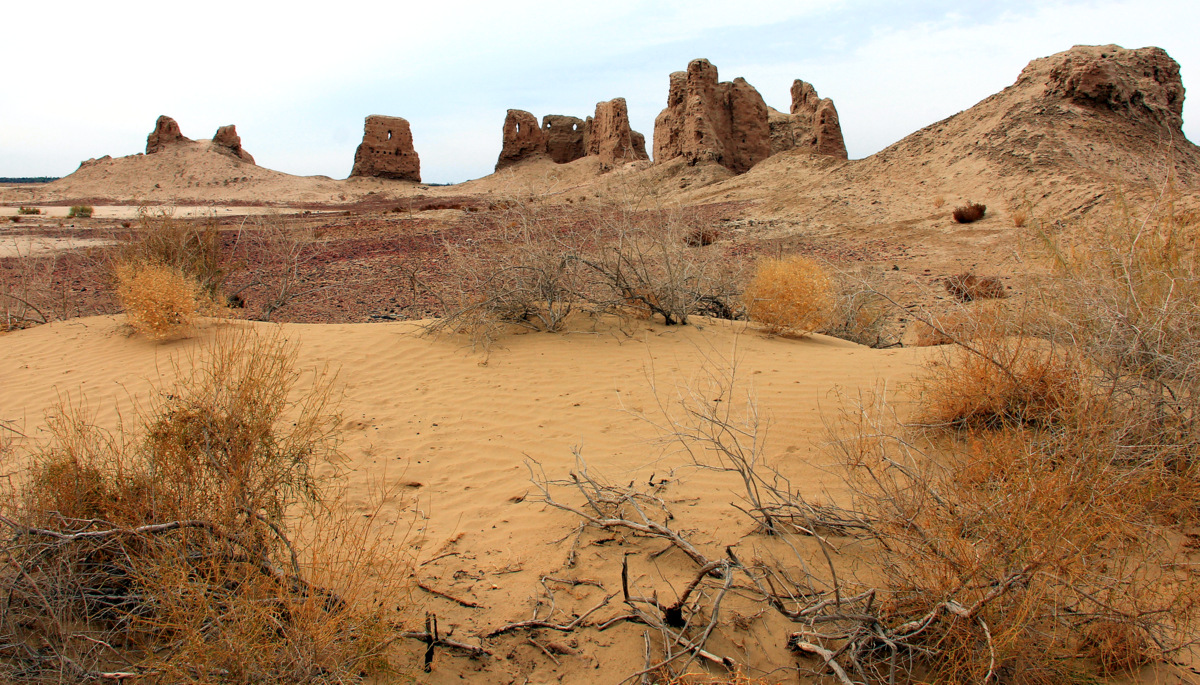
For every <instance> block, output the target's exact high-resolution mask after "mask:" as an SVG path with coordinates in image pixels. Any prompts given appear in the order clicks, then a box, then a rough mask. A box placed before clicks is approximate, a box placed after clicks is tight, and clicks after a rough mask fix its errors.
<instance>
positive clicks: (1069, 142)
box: [680, 45, 1200, 226]
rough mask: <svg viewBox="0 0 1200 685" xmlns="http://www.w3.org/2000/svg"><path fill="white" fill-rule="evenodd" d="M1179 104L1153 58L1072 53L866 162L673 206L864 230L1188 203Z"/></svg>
mask: <svg viewBox="0 0 1200 685" xmlns="http://www.w3.org/2000/svg"><path fill="white" fill-rule="evenodd" d="M1183 97H1184V94H1183V86H1182V84H1181V82H1180V81H1179V66H1178V64H1176V63H1175V62H1174V60H1172V59H1171V58H1170V57H1169V56H1168V55H1167V54H1166V53H1165V52H1164V51H1162V50H1160V49H1158V48H1142V49H1138V50H1126V49H1123V48H1120V47H1117V46H1115V45H1108V46H1076V47H1074V48H1072V49H1071V50H1068V51H1066V52H1062V53H1059V54H1056V55H1053V56H1050V57H1046V58H1042V59H1037V60H1034V61H1033V62H1031V63H1030V64H1029V65H1028V66H1027V67H1026V68H1025V69H1024V70H1023V71H1022V72H1021V74H1020V76H1019V78H1018V79H1017V81H1016V83H1014V84H1013V85H1012V86H1010V87H1008V88H1006V89H1004V90H1003V91H1001V92H999V93H997V94H995V95H992V96H990V97H988V98H987V99H985V100H983V101H982V102H980V103H978V104H977V105H975V106H974V107H971V108H970V109H968V110H965V111H963V112H960V113H958V114H956V115H954V116H952V117H949V118H947V119H944V120H942V121H939V122H937V123H935V124H931V125H930V126H927V127H925V128H923V129H921V130H920V131H917V132H915V133H913V134H911V135H909V136H907V137H906V138H904V139H903V140H901V141H899V142H897V143H895V144H894V145H891V146H890V147H888V148H886V149H884V150H882V151H880V152H879V153H876V154H874V155H871V156H870V157H867V158H865V159H862V160H856V161H849V162H838V161H836V160H832V159H828V158H822V157H815V156H812V155H805V154H802V153H795V152H790V153H783V154H780V155H775V156H773V157H770V158H768V159H767V160H766V161H764V162H762V163H760V164H758V165H757V166H755V167H754V168H753V169H751V170H750V171H749V172H748V173H746V174H745V175H742V176H739V177H736V178H732V179H729V180H727V181H724V182H722V183H718V184H714V185H711V186H706V187H703V188H699V189H690V190H688V191H686V192H684V193H683V194H681V195H680V199H682V200H685V201H689V202H699V201H704V200H708V199H753V200H759V201H761V203H762V205H761V208H760V209H759V212H761V213H762V214H766V215H772V216H783V217H789V218H795V219H800V220H805V221H806V222H810V223H816V224H817V225H836V224H855V225H859V226H862V225H867V226H869V225H871V224H876V223H883V222H890V221H899V220H911V219H917V218H920V217H924V216H927V215H929V214H931V213H933V211H934V200H935V199H936V198H938V197H939V196H940V197H942V198H944V199H945V200H946V201H947V202H949V203H954V202H961V201H965V200H974V201H981V202H984V203H985V204H988V206H989V208H990V209H991V210H992V211H993V212H994V213H995V212H996V211H997V210H999V211H1000V212H1005V211H1008V210H1012V209H1014V208H1016V207H1018V206H1022V205H1025V206H1030V207H1032V208H1035V209H1037V210H1039V211H1041V212H1042V213H1045V214H1048V215H1049V214H1053V215H1059V216H1064V215H1072V214H1077V213H1085V212H1086V211H1087V210H1089V209H1091V208H1093V207H1095V206H1097V205H1098V204H1100V203H1102V201H1103V200H1104V199H1105V198H1106V197H1111V194H1112V193H1113V191H1114V189H1118V190H1122V191H1126V192H1130V193H1131V194H1137V193H1140V192H1142V191H1144V190H1146V189H1147V188H1153V187H1156V186H1161V185H1162V184H1163V183H1164V182H1165V181H1166V180H1167V179H1168V178H1172V179H1174V180H1175V181H1176V182H1177V183H1178V185H1179V189H1180V190H1182V191H1184V192H1187V193H1195V192H1197V191H1200V148H1197V146H1196V145H1194V144H1192V143H1191V142H1190V141H1188V140H1187V138H1186V137H1185V136H1184V135H1183V131H1182V111H1183ZM943 214H944V212H943Z"/></svg>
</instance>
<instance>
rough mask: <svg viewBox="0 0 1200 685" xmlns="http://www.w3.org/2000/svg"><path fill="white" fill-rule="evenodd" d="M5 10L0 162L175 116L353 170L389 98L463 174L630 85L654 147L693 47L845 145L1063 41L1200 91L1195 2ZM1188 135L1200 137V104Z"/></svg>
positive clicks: (634, 119)
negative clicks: (806, 114)
mask: <svg viewBox="0 0 1200 685" xmlns="http://www.w3.org/2000/svg"><path fill="white" fill-rule="evenodd" d="M3 16H4V22H3V23H4V25H5V26H6V28H7V29H8V30H6V31H4V32H3V37H2V38H0V55H2V56H3V65H4V66H3V67H2V71H0V74H3V79H2V80H3V86H0V176H63V175H66V174H69V173H71V172H72V171H74V170H75V169H76V168H77V167H78V165H79V162H80V161H82V160H85V159H89V158H92V157H100V156H103V155H112V156H114V157H116V156H122V155H129V154H134V153H137V152H141V151H143V150H144V149H145V145H146V135H147V134H149V133H150V131H151V129H153V128H154V121H155V119H156V118H157V117H158V116H159V115H160V114H166V115H169V116H171V117H174V118H175V119H176V121H178V122H179V125H180V127H181V128H182V130H183V134H184V135H185V136H188V137H189V138H211V137H212V135H213V133H215V132H216V130H217V128H218V127H219V126H222V125H225V124H236V125H237V130H238V133H239V134H240V135H241V137H242V145H243V147H244V148H245V149H246V150H247V151H249V152H250V153H251V154H253V155H254V157H255V160H256V161H257V162H258V164H260V165H262V166H265V167H269V168H271V169H277V170H279V171H285V172H288V173H291V174H300V175H314V174H321V175H326V176H331V177H333V178H344V177H346V176H347V175H348V174H349V173H350V168H351V166H352V165H353V160H354V150H355V147H356V146H357V145H358V143H359V142H360V141H361V139H362V127H363V119H364V117H366V116H367V115H370V114H386V115H391V116H401V117H404V118H406V119H408V120H409V122H410V123H411V124H412V131H413V139H414V144H415V147H416V149H417V153H418V154H419V155H420V158H421V175H422V179H423V180H424V181H426V182H434V183H446V182H459V181H465V180H468V179H472V178H478V177H480V176H484V175H487V174H489V173H491V171H492V169H493V167H494V165H495V163H496V157H497V156H498V155H499V153H500V147H501V129H502V126H503V123H504V115H505V112H506V110H508V109H509V108H515V109H524V110H528V111H530V112H532V113H533V114H534V115H535V116H537V117H538V118H539V119H540V118H541V117H542V116H543V115H545V114H568V115H573V116H578V117H581V118H582V117H586V116H587V115H589V114H592V113H593V111H594V109H595V105H596V103H597V102H599V101H601V100H609V99H612V98H614V97H624V98H625V99H626V101H627V102H628V105H629V114H630V120H631V123H632V125H633V128H634V129H635V130H638V131H641V132H642V133H644V134H645V135H646V139H647V141H648V143H649V141H651V140H652V139H653V129H654V118H655V117H656V116H657V115H658V113H659V112H660V111H661V110H662V108H663V107H664V106H665V105H666V98H667V85H668V78H669V74H670V73H671V72H672V71H680V70H683V69H685V68H686V67H687V63H688V62H689V61H690V60H692V59H695V58H697V57H705V58H707V59H708V60H709V61H711V62H712V63H713V64H715V65H716V66H717V68H718V70H719V73H720V78H721V80H732V79H734V78H735V77H738V76H741V77H744V78H745V79H746V80H747V81H749V82H750V84H751V85H753V86H754V87H755V88H757V90H758V91H759V93H761V94H762V96H763V99H765V100H766V102H767V104H768V105H771V106H773V107H775V108H776V109H779V110H782V111H787V109H788V107H789V105H790V87H791V83H792V81H793V80H794V79H797V78H802V79H804V80H806V81H808V82H810V83H812V84H813V85H814V86H815V87H816V89H817V91H818V92H819V93H820V95H821V96H822V97H830V98H833V101H834V103H835V105H836V106H837V109H838V114H839V117H840V120H841V124H842V132H843V135H844V137H845V140H846V147H847V149H848V150H849V153H850V157H851V158H861V157H866V156H868V155H870V154H873V153H875V152H878V151H879V150H881V149H883V148H884V147H887V146H888V145H890V144H892V143H894V142H896V141H897V140H900V139H901V138H903V137H904V136H906V135H908V134H909V133H912V132H914V131H916V130H918V129H920V128H922V127H924V126H927V125H928V124H931V123H933V122H935V121H938V120H940V119H943V118H945V117H947V116H950V115H953V114H955V113H956V112H959V111H961V110H964V109H967V108H969V107H971V106H972V105H974V104H975V103H976V102H978V101H980V100H982V99H984V98H985V97H987V96H988V95H991V94H992V93H995V92H997V91H999V90H1001V89H1003V88H1005V87H1006V86H1009V85H1011V84H1012V83H1013V82H1014V81H1015V80H1016V79H1017V76H1018V74H1019V73H1020V71H1021V69H1022V68H1023V67H1024V66H1025V65H1026V64H1027V63H1028V62H1029V61H1030V60H1032V59H1035V58H1038V57H1044V56H1047V55H1050V54H1053V53H1056V52H1061V51H1063V50H1066V49H1068V48H1070V47H1071V46H1072V45H1078V44H1090V45H1094V44H1109V43H1115V44H1117V45H1121V46H1123V47H1126V48H1136V47H1144V46H1148V45H1156V46H1158V47H1161V48H1163V49H1165V50H1166V51H1167V52H1168V53H1169V54H1170V55H1171V56H1172V57H1174V58H1175V60H1176V61H1177V62H1179V63H1180V65H1181V67H1182V75H1183V82H1184V86H1185V87H1186V88H1187V89H1188V90H1189V91H1192V87H1193V86H1196V88H1200V40H1197V38H1196V35H1197V34H1196V27H1197V26H1200V2H1198V1H1197V0H1162V1H1158V2H1155V1H1152V0H1143V1H1141V2H1124V1H1117V0H1113V1H1105V0H1094V1H1093V0H1066V1H1062V2H1055V1H1040V2H984V1H978V2H972V1H971V0H957V1H943V0H929V1H925V2H884V1H878V0H820V1H816V0H784V1H783V2H780V1H779V0H770V1H768V0H740V1H738V2H721V1H718V0H686V1H685V0H658V1H655V0H640V1H639V0H604V2H572V3H532V2H527V3H514V2H497V1H494V0H493V1H474V0H471V1H468V0H441V1H438V2H428V1H426V2H410V1H409V0H389V1H387V2H383V1H380V0H337V1H336V2H323V3H315V2H308V1H306V0H296V1H295V2H292V3H289V4H286V5H285V4H283V3H279V2H258V1H257V0H239V1H237V2H233V1H231V0H212V1H207V2H193V1H191V0H175V1H174V2H162V0H154V1H153V2H129V1H122V0H111V1H109V2H95V0H88V1H87V2H74V1H55V0H41V1H39V2H12V3H7V4H6V5H5V9H4V11H3ZM17 27H25V28H19V29H18V28H17ZM1192 92H1194V93H1196V94H1197V97H1198V98H1200V90H1194V91H1192ZM1193 112H1194V113H1195V114H1194V115H1193ZM1184 132H1185V134H1187V136H1188V138H1189V139H1190V140H1192V141H1200V105H1198V104H1195V103H1187V104H1185V107H1184Z"/></svg>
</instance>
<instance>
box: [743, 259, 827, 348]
mask: <svg viewBox="0 0 1200 685" xmlns="http://www.w3.org/2000/svg"><path fill="white" fill-rule="evenodd" d="M742 300H743V302H745V305H746V313H747V315H748V316H749V318H750V319H751V320H753V321H758V322H759V323H762V324H765V325H766V327H767V330H768V331H770V332H773V333H782V332H794V333H801V334H803V333H810V332H812V331H815V330H818V329H820V328H821V327H822V326H824V325H825V324H826V322H828V321H829V319H830V316H831V315H832V313H833V309H834V306H835V304H836V299H835V296H834V286H833V281H832V279H830V277H829V274H828V273H826V271H825V269H824V268H823V267H822V266H821V265H820V264H818V263H817V262H816V261H814V260H812V259H809V258H808V257H801V256H792V257H785V258H782V259H765V260H763V261H760V262H759V263H758V266H757V268H756V269H755V271H754V276H753V277H752V278H751V279H750V282H749V283H748V284H746V290H745V292H744V293H743V294H742Z"/></svg>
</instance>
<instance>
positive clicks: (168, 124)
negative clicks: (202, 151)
mask: <svg viewBox="0 0 1200 685" xmlns="http://www.w3.org/2000/svg"><path fill="white" fill-rule="evenodd" d="M190 142H192V139H191V138H185V137H184V136H183V132H182V131H180V130H179V123H178V122H177V121H175V120H174V119H172V118H171V117H169V116H167V115H165V114H164V115H162V116H160V117H159V118H158V121H156V122H154V130H153V131H151V132H150V135H148V136H146V154H148V155H152V154H154V153H155V152H162V151H163V150H164V149H166V148H167V147H169V146H171V145H177V144H179V143H190Z"/></svg>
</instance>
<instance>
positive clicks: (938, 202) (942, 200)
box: [933, 195, 946, 209]
mask: <svg viewBox="0 0 1200 685" xmlns="http://www.w3.org/2000/svg"><path fill="white" fill-rule="evenodd" d="M945 205H946V196H945V195H938V196H937V197H935V198H933V207H934V209H941V208H942V207H944V206H945Z"/></svg>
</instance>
